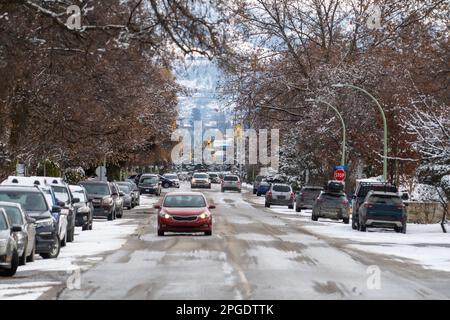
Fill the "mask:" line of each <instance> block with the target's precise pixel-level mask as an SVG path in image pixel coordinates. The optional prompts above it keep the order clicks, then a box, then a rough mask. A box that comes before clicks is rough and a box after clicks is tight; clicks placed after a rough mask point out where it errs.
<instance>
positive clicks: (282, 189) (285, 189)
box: [273, 185, 291, 192]
mask: <svg viewBox="0 0 450 320" xmlns="http://www.w3.org/2000/svg"><path fill="white" fill-rule="evenodd" d="M273 191H276V192H290V191H291V187H290V186H283V185H274V186H273Z"/></svg>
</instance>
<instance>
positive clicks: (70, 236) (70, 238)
mask: <svg viewBox="0 0 450 320" xmlns="http://www.w3.org/2000/svg"><path fill="white" fill-rule="evenodd" d="M74 240H75V227H73V228H72V229H71V230H70V232H69V233H68V235H67V240H66V241H67V242H73V241H74Z"/></svg>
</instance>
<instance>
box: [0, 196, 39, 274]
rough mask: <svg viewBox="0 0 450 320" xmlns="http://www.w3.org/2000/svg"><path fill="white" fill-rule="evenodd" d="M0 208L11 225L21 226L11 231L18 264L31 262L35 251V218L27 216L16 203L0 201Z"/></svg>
mask: <svg viewBox="0 0 450 320" xmlns="http://www.w3.org/2000/svg"><path fill="white" fill-rule="evenodd" d="M0 209H3V210H4V211H5V213H6V215H7V217H8V221H9V224H10V225H11V226H13V227H15V226H20V228H21V231H17V232H14V233H13V236H14V239H15V240H16V242H17V252H18V254H19V265H20V266H23V265H25V264H26V263H27V262H33V261H34V254H35V252H36V224H35V223H36V220H34V219H33V218H31V217H29V216H28V215H27V214H26V213H25V212H24V211H23V210H22V206H21V205H20V204H17V203H12V202H0Z"/></svg>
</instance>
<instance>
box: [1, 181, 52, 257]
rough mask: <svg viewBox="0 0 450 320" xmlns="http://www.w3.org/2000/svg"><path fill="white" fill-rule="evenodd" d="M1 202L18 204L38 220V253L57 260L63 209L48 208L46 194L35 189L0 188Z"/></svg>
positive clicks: (20, 187) (19, 187)
mask: <svg viewBox="0 0 450 320" xmlns="http://www.w3.org/2000/svg"><path fill="white" fill-rule="evenodd" d="M0 201H5V202H13V203H18V204H20V205H21V206H22V208H23V210H24V211H25V212H26V213H27V214H28V215H29V216H30V217H31V218H33V219H35V220H36V253H37V254H40V255H41V257H43V258H44V259H50V258H56V257H58V255H59V251H60V249H61V241H60V239H59V235H58V229H59V228H58V220H57V219H56V218H55V216H57V215H59V214H60V212H61V207H58V206H54V207H52V208H49V207H48V204H47V201H46V199H45V195H44V193H43V192H42V191H41V190H39V188H38V187H37V186H35V187H28V186H27V187H25V186H23V187H22V186H17V187H11V186H0Z"/></svg>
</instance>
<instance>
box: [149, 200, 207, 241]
mask: <svg viewBox="0 0 450 320" xmlns="http://www.w3.org/2000/svg"><path fill="white" fill-rule="evenodd" d="M154 208H155V209H157V210H158V236H164V234H165V232H204V234H205V235H208V236H210V235H211V234H212V224H213V220H212V216H211V212H210V211H209V210H210V209H214V208H215V206H214V205H210V204H208V201H207V200H206V198H205V196H204V195H203V194H201V193H199V192H184V193H175V192H172V193H168V194H167V195H166V196H165V197H164V199H163V201H162V203H161V204H156V205H155V206H154Z"/></svg>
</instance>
